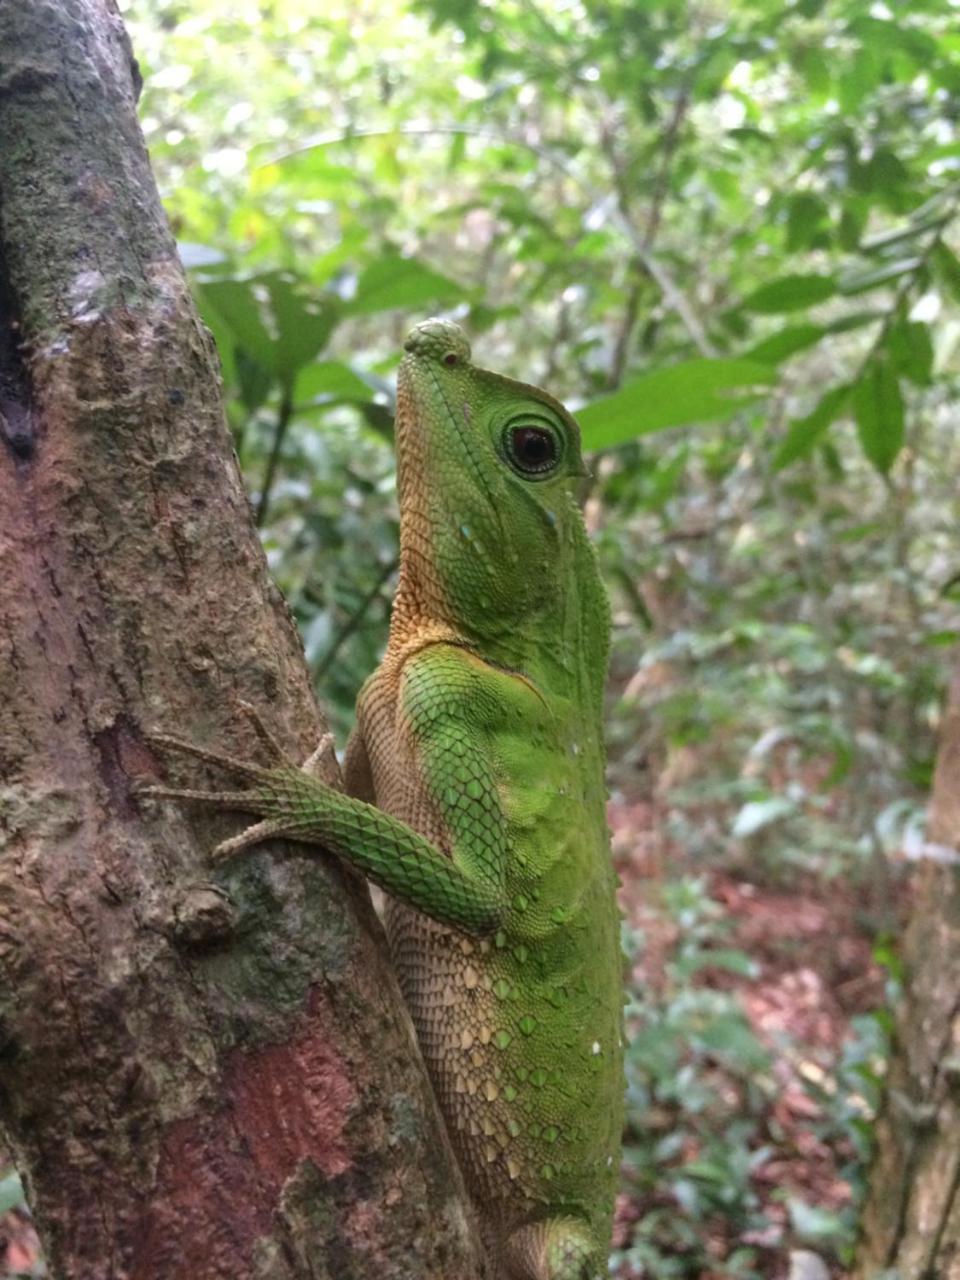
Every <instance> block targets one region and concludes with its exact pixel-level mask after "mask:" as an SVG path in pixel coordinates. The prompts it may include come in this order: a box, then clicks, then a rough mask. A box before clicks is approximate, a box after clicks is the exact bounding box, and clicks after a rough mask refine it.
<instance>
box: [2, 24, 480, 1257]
mask: <svg viewBox="0 0 960 1280" xmlns="http://www.w3.org/2000/svg"><path fill="white" fill-rule="evenodd" d="M136 75H137V72H136V66H135V64H134V63H133V60H132V57H131V54H130V50H129V46H128V43H127V39H126V35H125V33H124V30H123V27H122V24H121V22H120V19H119V17H118V14H117V11H116V8H115V5H114V3H113V0H0V1122H2V1125H3V1127H4V1129H5V1131H6V1136H7V1140H8V1142H9V1144H10V1146H11V1148H12V1150H13V1153H14V1156H15V1158H16V1160H17V1162H18V1165H19V1168H20V1170H21V1172H22V1173H23V1175H24V1177H25V1182H26V1186H27V1191H28V1196H29V1199H30V1203H31V1205H32V1207H33V1210H34V1212H35V1214H36V1217H37V1221H38V1224H39V1227H40V1230H41V1233H42V1236H43V1239H44V1244H45V1247H46V1249H47V1251H48V1257H49V1262H50V1266H51V1270H52V1274H53V1275H55V1276H64V1277H77V1280H81V1278H82V1280H98V1278H100V1277H137V1278H140V1280H164V1278H166V1277H171V1278H172V1277H178V1278H180V1280H182V1277H184V1276H187V1275H189V1276H191V1277H194V1278H198V1280H199V1278H206V1277H210V1278H213V1277H230V1278H231V1280H237V1278H238V1277H246V1276H262V1277H269V1278H270V1280H293V1278H294V1277H296V1278H300V1277H307V1276H309V1277H331V1278H335V1280H350V1278H351V1277H355V1278H357V1280H359V1278H360V1277H363V1280H369V1277H371V1276H376V1277H377V1278H378V1280H400V1278H401V1277H403V1280H424V1278H427V1277H431V1278H433V1280H440V1278H441V1277H443V1278H444V1280H453V1278H454V1277H456V1278H457V1280H476V1277H477V1276H478V1274H479V1270H478V1265H477V1262H476V1254H475V1245H474V1234H473V1231H472V1228H471V1226H470V1224H469V1222H468V1218H467V1212H466V1209H465V1201H464V1197H463V1193H462V1188H461V1184H460V1179H459V1175H458V1174H457V1172H456V1169H455V1166H454V1164H453V1162H452V1160H451V1157H450V1154H449V1150H448V1146H447V1142H446V1139H445V1137H444V1136H443V1131H442V1128H441V1126H440V1124H439V1121H438V1117H437V1113H436V1108H435V1106H434V1102H433V1098H432V1094H431V1092H430V1090H429V1086H428V1085H427V1083H426V1081H425V1078H424V1075H423V1072H422V1068H421V1064H420V1060H419V1056H418V1054H417V1051H416V1048H415V1045H414V1043H413V1040H412V1032H411V1029H410V1023H409V1019H408V1017H407V1015H406V1013H405V1011H404V1009H403V1006H402V1004H401V1001H400V997H399V994H398V991H397V987H396V984H395V981H394V979H393V977H392V974H391V972H390V969H389V967H388V963H387V961H386V958H385V954H386V953H385V949H384V945H383V939H382V934H381V931H380V929H379V926H378V925H377V922H376V920H375V917H374V916H373V914H372V911H371V908H370V904H369V899H368V897H367V894H366V890H365V888H364V887H363V885H362V883H360V882H359V881H358V880H357V879H356V878H355V877H353V876H352V875H351V874H349V873H347V872H346V871H345V870H344V869H343V868H342V867H341V866H339V865H338V864H335V863H334V862H333V861H332V860H330V859H326V858H321V857H315V856H310V855H308V854H305V853H304V851H303V849H302V847H301V848H300V849H299V850H298V849H297V848H295V847H287V846H280V845H276V844H274V845H273V846H270V847H264V848H262V849H258V850H256V851H254V852H252V853H250V854H248V855H245V856H243V857H241V858H238V859H237V861H236V864H235V865H231V866H229V867H228V868H225V869H224V870H222V871H217V872H216V873H213V872H211V870H210V869H209V867H208V865H207V863H206V861H205V850H207V849H209V847H210V845H211V844H212V843H213V842H214V841H216V840H217V839H218V838H222V837H223V836H224V835H226V834H228V833H229V832H231V831H234V830H237V829H238V824H239V822H240V821H242V820H241V819H238V818H226V817H210V816H208V815H205V814H200V813H197V814H193V813H184V812H181V811H180V810H179V809H178V808H177V807H176V806H173V805H162V806H161V805H156V804H149V805H139V804H138V803H137V802H136V800H135V799H134V797H133V795H132V790H131V783H132V781H133V780H134V779H135V778H136V777H138V776H143V775H147V776H153V777H158V776H160V771H161V770H160V765H159V762H158V761H157V760H156V759H155V757H154V754H153V753H152V752H151V750H150V748H149V746H148V745H147V744H146V743H145V741H144V736H143V735H144V730H145V728H146V727H149V726H162V727H166V728H171V727H173V728H175V729H176V730H177V731H178V732H181V733H183V734H185V735H187V736H191V737H194V738H196V739H197V740H199V741H201V742H206V743H207V744H210V745H217V746H220V747H226V748H228V749H231V748H232V749H233V750H234V751H236V752H238V753H253V752H255V751H256V742H255V740H254V739H253V736H252V735H251V733H250V730H249V726H247V725H245V724H244V721H243V717H242V716H241V715H240V714H239V713H238V710H237V706H236V698H237V696H238V695H239V696H241V697H243V698H245V699H247V700H248V701H250V702H251V703H253V704H255V706H256V707H257V708H258V709H259V710H260V711H261V712H262V714H263V716H264V718H265V719H266V720H267V722H268V723H269V724H270V725H271V726H272V728H273V730H274V732H275V733H276V736H277V737H278V739H279V740H280V742H281V743H282V744H283V745H285V746H286V747H287V748H288V749H289V750H290V751H291V753H292V754H297V753H299V754H300V755H305V754H306V753H307V752H308V751H309V750H310V749H311V748H312V746H314V745H315V743H316V740H317V737H318V735H319V733H320V729H321V725H320V723H319V721H318V717H317V713H316V709H315V705H314V702H313V699H312V696H311V692H310V687H309V682H308V677H307V673H306V670H305V667H304V663H303V658H302V652H301V646H300V641H299V639H298V637H297V634H296V632H295V629H294V626H293V624H292V622H291V620H290V617H289V614H288V612H287V610H286V608H285V606H284V603H283V601H282V599H281V598H280V597H279V594H278V593H277V591H276V589H275V588H273V587H272V586H271V585H270V583H269V581H268V578H267V573H266V566H265V562H264V558H263V555H262V554H261V551H260V548H259V544H258V542H257V539H256V534H255V531H254V528H253V524H252V521H251V518H250V512H249V509H248V503H247V499H246V497H245V495H244V491H243V488H242V485H241V481H240V477H239V474H238V470H237V466H236V460H235V458H234V457H233V453H232V448H231V444H230V439H229V433H228V432H227V430H226V427H225V424H224V420H223V412H222V405H221V402H220V396H219V389H218V379H217V374H216V355H215V352H214V350H213V349H212V343H211V341H210V338H209V335H208V334H207V333H206V332H205V330H204V329H203V328H202V326H201V325H200V324H199V322H198V320H197V316H196V314H195V311H194V309H193V305H192V303H191V300H190V297H189V294H188V291H187V288H186V285H185V282H184V279H183V275H182V272H181V269H180V265H179V262H178V260H177V257H176V251H175V248H174V245H173V243H172V241H171V238H170V233H169V231H168V228H167V225H166V222H165V220H164V217H163V214H162V211H161V209H160V205H159V201H158V197H157V193H156V190H155V187H154V184H153V180H152V178H151V176H150V171H149V166H148V162H147V157H146V153H145V150H144V147H143V143H142V139H141V136H140V132H139V128H138V126H137V122H136V114H135V92H136V90H135V87H134V84H135V80H136ZM210 780H212V779H210ZM219 781H221V782H222V779H220V780H219Z"/></svg>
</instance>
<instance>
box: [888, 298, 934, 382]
mask: <svg viewBox="0 0 960 1280" xmlns="http://www.w3.org/2000/svg"><path fill="white" fill-rule="evenodd" d="M886 347H887V352H888V354H889V356H890V363H891V365H892V366H893V369H894V372H895V373H897V374H899V375H900V376H901V377H904V378H909V379H910V381H911V382H915V383H916V384H917V386H918V387H928V386H929V385H930V375H931V372H932V370H933V340H932V338H931V337H930V329H929V327H928V326H927V325H925V324H923V323H922V322H921V321H919V320H907V319H906V318H905V317H904V316H900V317H898V319H897V320H896V321H895V323H894V324H892V325H891V326H890V332H889V333H888V334H887V342H886Z"/></svg>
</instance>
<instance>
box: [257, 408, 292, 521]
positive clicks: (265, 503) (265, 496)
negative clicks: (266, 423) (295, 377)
mask: <svg viewBox="0 0 960 1280" xmlns="http://www.w3.org/2000/svg"><path fill="white" fill-rule="evenodd" d="M292 417H293V394H292V389H291V388H290V387H286V388H285V389H284V392H283V395H282V397H281V400H280V408H279V409H278V410H277V420H276V423H275V424H274V428H273V444H272V445H271V446H270V456H269V458H268V459H267V469H266V471H265V472H264V476H263V484H262V485H261V486H260V500H259V502H258V503H257V517H256V519H257V528H258V529H260V528H262V527H263V524H264V521H265V520H266V518H267V510H268V509H269V506H270V490H271V489H272V488H273V478H274V476H275V475H276V471H277V463H278V462H279V461H280V451H281V449H282V448H283V442H284V440H285V438H286V435H287V428H288V427H289V426H290V419H291V418H292Z"/></svg>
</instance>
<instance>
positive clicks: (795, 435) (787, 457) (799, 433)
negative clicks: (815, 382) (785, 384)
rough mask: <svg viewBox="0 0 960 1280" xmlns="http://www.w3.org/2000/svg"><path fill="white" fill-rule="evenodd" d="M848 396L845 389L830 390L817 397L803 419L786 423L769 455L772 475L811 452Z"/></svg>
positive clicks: (839, 413)
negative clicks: (811, 408) (814, 404)
mask: <svg viewBox="0 0 960 1280" xmlns="http://www.w3.org/2000/svg"><path fill="white" fill-rule="evenodd" d="M849 395H850V388H849V387H847V386H843V387H834V388H833V389H832V390H830V391H828V392H827V393H826V395H824V396H822V397H821V399H820V402H819V403H818V404H817V407H816V408H815V409H814V410H813V411H812V412H811V413H808V414H807V416H806V417H805V418H796V419H794V421H793V422H791V423H790V426H789V428H788V430H787V434H786V436H785V437H784V439H783V442H782V443H781V445H780V447H779V448H778V449H777V451H776V453H775V454H774V455H773V469H774V471H780V470H781V469H782V468H783V467H786V466H788V465H789V464H790V463H791V462H796V460H797V459H798V458H804V457H806V456H807V454H809V453H812V452H813V450H814V447H815V446H816V444H817V442H818V440H819V439H820V437H821V436H822V435H823V433H824V432H825V431H826V429H827V428H828V427H829V426H830V425H831V424H832V423H833V422H835V421H836V419H837V418H839V417H840V415H841V413H842V412H843V410H844V406H845V405H846V401H847V398H848V397H849Z"/></svg>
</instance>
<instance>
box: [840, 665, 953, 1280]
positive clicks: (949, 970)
mask: <svg viewBox="0 0 960 1280" xmlns="http://www.w3.org/2000/svg"><path fill="white" fill-rule="evenodd" d="M929 839H930V842H931V845H932V849H931V854H933V855H939V857H940V859H941V861H939V862H938V861H936V860H935V858H934V857H933V856H932V857H931V858H930V859H928V860H927V861H926V862H925V863H924V865H923V867H922V868H921V870H920V872H919V875H918V877H917V883H916V886H915V888H916V894H915V898H914V901H913V906H912V911H911V919H910V924H909V927H908V929H907V932H906V936H905V938H904V944H903V961H904V979H903V997H902V1000H901V1003H900V1008H899V1010H898V1015H897V1026H896V1036H895V1040H894V1046H893V1056H892V1061H891V1064H890V1077H889V1080H888V1082H887V1094H886V1101H885V1104H884V1111H883V1114H882V1115H881V1117H880V1119H879V1121H878V1124H877V1154H876V1159H875V1161H874V1167H873V1170H872V1175H871V1181H870V1191H869V1195H868V1198H867V1205H866V1210H865V1213H864V1219H863V1243H862V1247H861V1250H860V1256H859V1258H858V1269H857V1275H858V1276H859V1277H862V1280H874V1278H875V1277H876V1276H877V1275H878V1274H879V1273H880V1272H882V1271H884V1270H887V1269H889V1270H892V1271H895V1272H896V1273H897V1274H899V1275H900V1276H901V1277H903V1280H934V1278H942V1280H947V1278H948V1277H952V1276H956V1275H958V1274H960V869H958V866H957V862H956V860H957V858H958V856H960V854H958V851H960V670H958V671H957V672H956V673H955V674H954V679H953V683H952V685H951V689H950V696H949V701H948V706H947V711H946V715H945V716H944V720H943V725H942V727H941V734H940V747H939V751H938V754H937V769H936V776H935V778H934V783H933V801H932V807H931V814H930V836H929ZM951 858H952V859H953V861H949V860H950V859H951ZM943 859H947V861H946V862H945V861H943Z"/></svg>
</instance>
